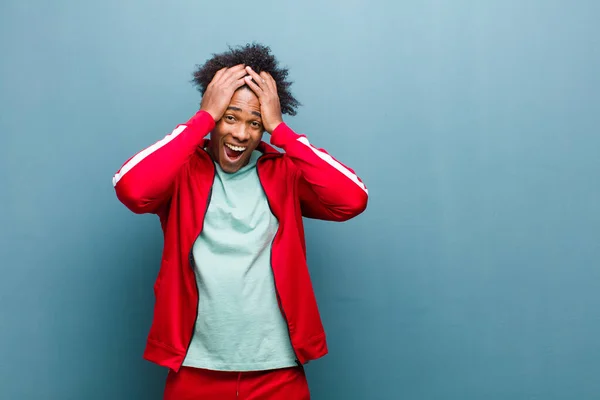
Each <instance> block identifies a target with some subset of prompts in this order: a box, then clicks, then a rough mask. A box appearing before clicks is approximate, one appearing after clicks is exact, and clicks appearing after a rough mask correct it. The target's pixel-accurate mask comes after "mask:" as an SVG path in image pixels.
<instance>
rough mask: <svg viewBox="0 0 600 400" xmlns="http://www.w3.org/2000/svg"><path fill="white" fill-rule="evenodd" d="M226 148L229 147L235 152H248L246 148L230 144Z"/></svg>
mask: <svg viewBox="0 0 600 400" xmlns="http://www.w3.org/2000/svg"><path fill="white" fill-rule="evenodd" d="M225 146H227V147H229V148H230V149H231V150H234V151H244V150H246V148H245V147H240V146H234V145H232V144H229V143H225Z"/></svg>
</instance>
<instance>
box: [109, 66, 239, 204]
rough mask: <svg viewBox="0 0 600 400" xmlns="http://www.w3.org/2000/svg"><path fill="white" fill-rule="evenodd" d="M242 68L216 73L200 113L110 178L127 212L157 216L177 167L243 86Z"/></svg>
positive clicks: (186, 159) (131, 159)
mask: <svg viewBox="0 0 600 400" xmlns="http://www.w3.org/2000/svg"><path fill="white" fill-rule="evenodd" d="M244 75H246V71H245V70H244V66H243V65H237V66H235V67H231V68H223V69H221V70H219V71H218V72H217V73H216V74H215V76H214V78H213V80H212V81H211V82H210V84H209V85H208V86H207V88H206V92H205V93H204V96H202V104H201V106H200V111H198V112H197V113H196V115H194V116H193V117H192V118H191V119H190V120H189V121H188V122H187V123H186V124H184V125H178V126H177V127H176V128H175V130H174V131H173V132H171V133H170V134H169V135H167V136H166V137H165V138H164V139H162V140H159V141H158V142H156V143H154V144H153V145H152V146H150V147H148V148H146V149H145V150H142V151H141V152H139V153H138V154H136V155H135V156H133V157H132V158H130V159H129V160H128V161H127V162H126V163H125V164H124V165H123V166H122V167H121V169H120V170H119V171H118V172H117V173H116V174H115V176H114V177H113V186H114V187H115V190H116V192H117V197H118V198H119V200H121V202H122V203H123V204H125V205H126V206H127V208H129V209H130V210H131V211H133V212H135V213H138V214H142V213H157V212H158V210H160V208H161V207H162V206H164V205H165V204H167V202H168V201H169V199H170V198H171V196H172V194H173V183H174V182H175V177H176V176H177V174H178V172H179V171H180V170H181V168H182V167H183V166H184V165H185V164H187V162H188V161H189V159H190V157H191V156H192V155H193V154H194V152H195V151H196V148H197V147H198V145H200V143H201V142H202V140H203V139H204V137H205V136H206V135H207V134H208V133H209V132H210V131H211V130H212V129H213V128H214V127H215V121H218V120H219V119H221V117H222V116H223V113H224V112H225V110H226V109H227V106H228V105H229V102H230V101H231V97H232V96H233V93H234V92H235V91H236V90H237V89H238V88H240V87H241V86H242V85H244V83H245V81H244V79H243V76H244Z"/></svg>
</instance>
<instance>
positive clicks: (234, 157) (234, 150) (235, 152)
mask: <svg viewBox="0 0 600 400" xmlns="http://www.w3.org/2000/svg"><path fill="white" fill-rule="evenodd" d="M223 148H224V149H225V156H226V157H227V158H228V159H229V161H230V162H236V161H238V160H239V159H240V158H241V157H242V154H244V152H245V151H246V148H247V147H242V146H234V145H232V144H229V143H225V146H223Z"/></svg>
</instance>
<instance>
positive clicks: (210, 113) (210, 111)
mask: <svg viewBox="0 0 600 400" xmlns="http://www.w3.org/2000/svg"><path fill="white" fill-rule="evenodd" d="M200 111H204V112H205V113H207V114H209V115H210V116H211V117H212V119H213V120H214V121H215V122H217V121H218V120H219V119H221V118H217V113H216V112H214V111H212V110H210V109H208V108H204V107H202V108H200Z"/></svg>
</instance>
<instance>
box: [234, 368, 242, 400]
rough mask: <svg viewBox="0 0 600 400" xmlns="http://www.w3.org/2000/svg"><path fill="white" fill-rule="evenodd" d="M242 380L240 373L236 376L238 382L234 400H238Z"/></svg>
mask: <svg viewBox="0 0 600 400" xmlns="http://www.w3.org/2000/svg"><path fill="white" fill-rule="evenodd" d="M241 380H242V373H241V372H240V373H239V374H238V381H237V387H236V388H235V398H236V399H239V398H240V381H241Z"/></svg>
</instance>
